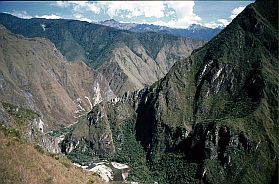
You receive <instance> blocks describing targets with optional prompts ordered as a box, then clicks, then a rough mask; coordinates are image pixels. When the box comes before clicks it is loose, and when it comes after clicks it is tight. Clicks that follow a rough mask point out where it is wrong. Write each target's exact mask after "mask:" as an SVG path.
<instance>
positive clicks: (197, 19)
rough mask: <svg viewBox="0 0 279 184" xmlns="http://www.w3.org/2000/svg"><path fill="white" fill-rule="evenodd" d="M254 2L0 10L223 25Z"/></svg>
mask: <svg viewBox="0 0 279 184" xmlns="http://www.w3.org/2000/svg"><path fill="white" fill-rule="evenodd" d="M252 2H254V1H94V2H93V1H91V2H90V1H57V2H55V1H50V2H47V1H43V2H35V1H34V2H32V1H31V2H20V1H19V2H11V1H9V2H5V1H1V2H0V12H5V13H10V14H13V15H15V16H18V17H21V18H32V17H39V18H52V19H58V18H66V19H77V20H83V21H88V22H99V21H103V20H107V19H115V20H117V21H120V22H135V23H148V24H157V25H164V26H169V27H177V28H186V27H188V26H189V25H190V24H193V23H195V24H202V25H204V26H208V27H216V26H225V25H227V24H228V23H229V22H231V20H232V19H233V18H234V17H235V16H236V15H237V14H238V13H240V12H241V11H242V10H243V9H244V8H245V7H246V6H247V5H248V4H250V3H252Z"/></svg>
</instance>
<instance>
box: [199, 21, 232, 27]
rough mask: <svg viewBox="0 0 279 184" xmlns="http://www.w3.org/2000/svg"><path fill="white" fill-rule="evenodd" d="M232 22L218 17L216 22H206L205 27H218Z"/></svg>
mask: <svg viewBox="0 0 279 184" xmlns="http://www.w3.org/2000/svg"><path fill="white" fill-rule="evenodd" d="M229 23H230V21H229V20H227V19H218V20H217V21H216V22H209V23H205V24H204V26H205V27H209V28H217V27H226V26H227V25H228V24H229Z"/></svg>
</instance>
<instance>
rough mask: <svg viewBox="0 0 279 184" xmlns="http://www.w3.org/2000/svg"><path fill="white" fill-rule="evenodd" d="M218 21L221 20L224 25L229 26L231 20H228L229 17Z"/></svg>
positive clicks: (219, 20)
mask: <svg viewBox="0 0 279 184" xmlns="http://www.w3.org/2000/svg"><path fill="white" fill-rule="evenodd" d="M217 21H218V22H220V23H221V24H222V25H223V26H227V25H228V24H229V23H230V21H228V20H227V19H218V20H217Z"/></svg>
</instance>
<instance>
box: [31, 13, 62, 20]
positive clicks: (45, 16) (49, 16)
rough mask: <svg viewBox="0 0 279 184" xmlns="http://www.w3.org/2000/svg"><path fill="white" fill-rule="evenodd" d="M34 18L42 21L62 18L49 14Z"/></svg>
mask: <svg viewBox="0 0 279 184" xmlns="http://www.w3.org/2000/svg"><path fill="white" fill-rule="evenodd" d="M35 17H36V18H44V19H61V18H62V17H60V16H58V15H54V14H51V15H42V16H38V15H36V16H35Z"/></svg>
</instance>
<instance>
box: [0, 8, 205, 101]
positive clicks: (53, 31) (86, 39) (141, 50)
mask: <svg viewBox="0 0 279 184" xmlns="http://www.w3.org/2000/svg"><path fill="white" fill-rule="evenodd" d="M0 17H1V19H0V23H2V24H3V25H4V26H6V27H7V28H8V29H9V30H10V31H12V32H13V33H16V34H21V35H23V36H26V37H45V38H48V39H49V40H51V41H52V42H53V43H54V44H55V46H56V47H57V48H58V49H59V50H60V52H61V53H62V54H63V56H65V57H66V59H67V60H68V61H72V62H74V61H77V60H78V61H79V60H81V61H84V62H85V63H86V64H87V65H88V66H90V67H91V68H93V69H98V70H99V71H100V72H101V73H102V74H103V76H105V77H106V78H107V80H110V81H109V82H110V83H111V84H112V85H111V88H112V90H113V91H114V92H115V94H117V95H118V96H121V95H122V94H124V93H125V91H134V90H138V89H141V88H142V87H143V86H145V85H150V84H152V83H153V82H155V81H157V80H159V79H160V78H161V77H163V76H164V75H165V74H166V72H167V71H168V69H169V68H170V67H171V65H172V64H173V63H175V62H176V61H177V60H179V59H181V58H186V57H187V56H188V55H189V54H190V53H191V52H192V50H193V49H196V48H198V47H199V46H201V45H203V44H204V42H203V41H195V40H191V39H186V38H179V37H176V36H172V35H166V34H158V33H133V32H130V31H126V30H117V29H114V28H110V27H107V26H102V25H97V24H90V23H86V22H81V21H77V20H63V19H61V20H48V19H35V18H34V19H29V20H27V19H19V18H16V17H13V16H12V15H9V14H3V13H1V14H0ZM42 25H44V26H43V27H42ZM119 48H122V49H124V50H123V51H124V52H123V53H125V54H121V53H119V52H116V50H117V49H119ZM114 53H118V54H114ZM126 60H127V64H129V66H127V65H125V61H126ZM134 60H137V62H135V61H134ZM123 64H124V65H123ZM106 65H109V66H106ZM132 65H133V67H132V68H131V66H132ZM137 65H140V66H142V67H144V68H143V69H142V68H138V67H137ZM111 67H113V68H111ZM113 70H115V71H117V72H119V73H118V74H117V75H115V76H114V77H111V75H112V74H113V73H110V72H111V71H113ZM144 70H148V71H149V74H150V76H151V77H149V78H146V76H144V75H142V74H141V73H140V71H141V72H143V71H144ZM107 72H109V73H107ZM122 84H123V85H124V86H121V85H122Z"/></svg>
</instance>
